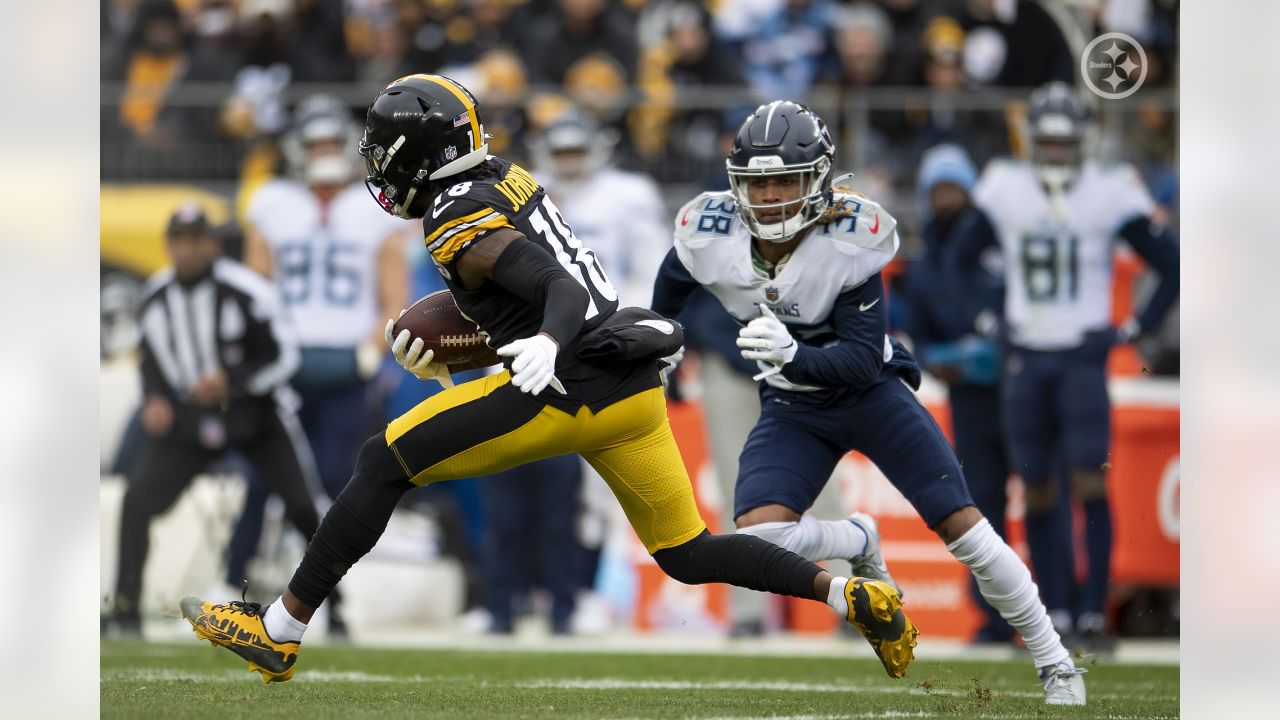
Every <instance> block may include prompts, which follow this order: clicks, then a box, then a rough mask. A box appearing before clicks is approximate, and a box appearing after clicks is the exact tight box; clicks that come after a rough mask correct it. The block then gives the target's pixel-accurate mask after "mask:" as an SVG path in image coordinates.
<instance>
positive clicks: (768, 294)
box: [764, 285, 778, 303]
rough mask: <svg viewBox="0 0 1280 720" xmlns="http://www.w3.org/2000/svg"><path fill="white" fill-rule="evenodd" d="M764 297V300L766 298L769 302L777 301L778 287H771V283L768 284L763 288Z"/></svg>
mask: <svg viewBox="0 0 1280 720" xmlns="http://www.w3.org/2000/svg"><path fill="white" fill-rule="evenodd" d="M764 299H765V300H768V301H769V302H770V303H776V302H778V288H776V287H773V286H772V285H770V286H769V287H767V288H765V289H764Z"/></svg>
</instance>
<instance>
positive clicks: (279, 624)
mask: <svg viewBox="0 0 1280 720" xmlns="http://www.w3.org/2000/svg"><path fill="white" fill-rule="evenodd" d="M262 625H263V627H265V628H266V629H267V635H270V636H271V639H272V640H275V641H276V642H302V633H304V632H306V631H307V624H306V623H304V622H301V621H299V620H297V619H296V618H294V617H293V616H292V615H290V614H289V611H288V610H285V609H284V596H281V597H280V598H279V599H278V600H276V601H275V602H273V603H271V604H270V605H268V606H267V614H266V617H264V618H262Z"/></svg>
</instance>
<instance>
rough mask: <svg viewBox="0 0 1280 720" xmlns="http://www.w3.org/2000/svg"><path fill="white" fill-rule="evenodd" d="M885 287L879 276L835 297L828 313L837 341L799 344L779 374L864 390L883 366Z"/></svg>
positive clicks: (811, 382)
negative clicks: (829, 345) (824, 345)
mask: <svg viewBox="0 0 1280 720" xmlns="http://www.w3.org/2000/svg"><path fill="white" fill-rule="evenodd" d="M884 306H885V303H884V286H883V285H882V284H881V281H880V273H876V274H875V275H872V276H871V277H870V278H868V279H867V281H866V282H865V283H863V284H861V285H859V286H858V287H856V288H854V289H852V290H847V291H845V292H843V293H841V294H840V296H839V297H837V298H836V304H835V307H834V308H832V310H831V314H832V316H833V318H832V319H833V320H834V322H835V326H836V336H837V337H838V338H839V342H837V343H836V344H835V345H833V346H831V347H826V348H816V347H811V346H808V345H805V344H803V343H801V344H800V347H799V348H797V349H796V356H795V357H794V358H793V359H792V360H791V362H789V363H787V364H786V365H784V366H783V367H782V375H783V377H785V378H786V379H788V380H790V381H792V382H796V383H809V384H814V385H823V386H826V387H864V386H866V385H870V384H871V383H872V382H875V379H876V378H877V377H878V376H879V375H880V369H881V368H882V367H883V366H884V335H885V328H886V326H887V323H886V320H885V307H884Z"/></svg>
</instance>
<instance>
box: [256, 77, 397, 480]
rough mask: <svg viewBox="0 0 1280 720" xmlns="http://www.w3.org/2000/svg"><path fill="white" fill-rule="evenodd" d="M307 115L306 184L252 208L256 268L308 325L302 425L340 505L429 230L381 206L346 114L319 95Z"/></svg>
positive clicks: (303, 135) (290, 154) (271, 192)
mask: <svg viewBox="0 0 1280 720" xmlns="http://www.w3.org/2000/svg"><path fill="white" fill-rule="evenodd" d="M296 118H297V119H296V121H295V123H294V127H293V130H292V132H291V133H289V134H288V135H287V136H286V137H285V139H284V151H285V157H286V159H287V160H288V161H289V163H290V165H291V169H292V171H293V175H294V176H295V177H292V178H279V179H274V180H271V181H268V182H267V183H265V184H264V185H263V186H262V187H260V188H259V189H258V190H257V191H256V192H255V193H254V195H253V197H252V198H251V199H250V201H249V205H248V213H247V214H248V221H249V224H250V228H249V231H248V233H247V237H246V250H245V260H246V263H247V264H248V265H249V266H250V267H253V268H254V269H256V270H258V271H260V272H262V273H263V274H265V275H267V276H269V277H273V278H275V280H276V282H277V284H278V285H279V286H280V289H281V293H282V294H283V296H284V298H285V302H286V303H287V304H288V307H289V312H290V314H291V315H292V316H293V320H294V323H295V324H296V325H297V328H298V336H299V343H300V345H301V347H302V367H301V369H300V370H299V372H298V375H297V377H295V379H294V387H295V388H296V389H297V390H298V392H299V394H300V395H301V397H302V409H301V412H300V416H301V418H302V424H303V427H304V428H305V430H306V433H307V437H308V439H309V440H310V441H311V444H312V447H314V448H315V453H316V461H317V463H318V464H319V466H320V467H319V470H320V476H321V479H322V481H323V483H324V487H325V491H326V492H327V493H328V494H329V496H330V497H337V495H338V493H339V492H340V491H341V490H342V487H343V486H344V485H345V484H346V482H347V480H348V479H349V478H350V477H351V470H352V468H353V467H354V465H355V459H356V454H357V453H358V452H359V451H360V444H361V440H360V438H362V437H364V436H365V435H366V434H367V432H368V429H369V427H368V426H369V410H368V407H367V393H368V388H369V381H370V379H371V378H372V377H373V374H374V373H375V372H376V371H377V368H378V365H379V363H380V362H381V359H382V356H383V352H384V350H383V348H384V344H383V339H382V335H383V327H382V324H383V318H386V317H395V316H396V315H398V313H399V309H400V308H401V307H403V306H404V305H405V302H406V300H407V299H408V294H409V276H408V269H407V266H406V263H405V257H404V255H405V248H406V246H407V243H408V242H409V241H410V238H411V237H412V236H413V235H414V233H415V232H417V231H420V228H416V227H415V225H414V224H413V223H408V222H405V221H403V220H399V219H396V218H393V217H388V216H387V214H386V213H384V212H381V211H380V210H379V209H378V207H376V206H374V205H372V204H371V203H370V202H369V197H368V192H367V191H366V190H365V188H364V183H362V182H359V180H358V179H357V177H356V170H357V167H358V163H359V154H358V152H357V149H356V144H357V142H358V140H359V130H358V128H357V126H356V125H355V123H353V122H352V120H351V116H350V113H349V111H348V110H347V108H346V106H345V105H343V104H342V103H341V102H340V101H338V100H337V99H336V98H332V97H328V96H324V95H317V96H312V97H310V98H307V99H305V100H303V101H302V102H301V103H300V104H299V107H298V110H297V113H296ZM393 311H394V312H393Z"/></svg>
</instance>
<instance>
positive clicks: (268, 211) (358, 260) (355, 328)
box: [248, 179, 412, 348]
mask: <svg viewBox="0 0 1280 720" xmlns="http://www.w3.org/2000/svg"><path fill="white" fill-rule="evenodd" d="M248 219H249V222H250V223H251V224H252V225H253V227H254V228H255V229H256V230H257V231H258V232H259V233H261V234H262V236H263V237H265V238H266V241H267V244H268V245H269V246H270V247H271V255H272V262H273V266H274V273H275V280H276V283H277V284H278V285H279V287H280V292H281V295H282V296H283V297H284V300H285V303H286V304H287V305H288V307H289V312H290V315H291V316H292V317H293V320H294V324H295V325H296V326H297V328H298V338H299V343H300V344H301V345H302V346H303V347H328V348H346V347H355V346H357V345H359V344H360V343H361V342H363V341H364V340H365V339H367V338H369V337H370V335H371V334H372V333H373V328H374V326H375V325H378V324H380V323H382V322H384V320H383V318H382V317H381V313H380V308H379V302H378V287H377V282H378V252H379V250H380V248H381V247H382V242H383V241H384V240H386V239H387V236H389V235H391V234H392V233H400V234H404V233H406V232H409V231H411V230H412V226H411V224H410V223H407V222H406V221H404V220H400V219H397V218H394V217H391V216H390V215H388V214H387V213H386V212H384V211H383V210H382V208H380V207H378V204H377V203H375V202H373V200H371V199H370V198H369V193H368V191H367V190H366V189H365V187H364V184H363V183H352V184H351V185H349V186H347V187H346V188H345V189H343V190H342V191H341V192H340V193H338V194H337V196H335V197H334V198H333V200H332V202H331V203H330V205H329V208H328V212H327V213H326V212H324V210H323V208H322V207H321V205H320V202H319V201H318V200H317V199H316V196H315V195H314V194H312V193H311V191H310V190H309V189H308V188H307V187H306V186H305V185H303V184H301V183H298V182H295V181H292V180H284V179H278V180H271V181H269V182H267V183H265V184H264V185H263V186H262V187H261V188H259V189H258V190H257V191H256V192H255V193H254V195H253V198H252V199H251V200H250V201H249V208H248Z"/></svg>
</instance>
